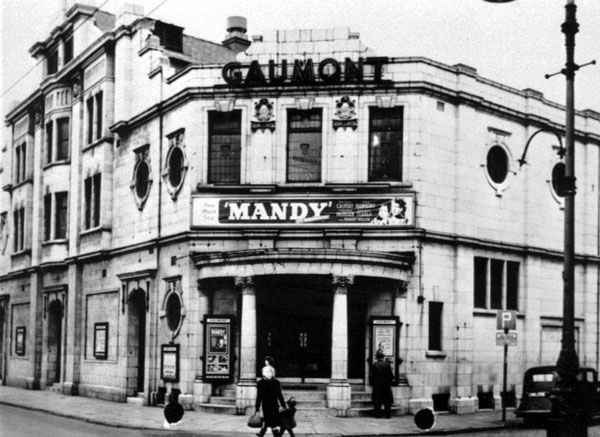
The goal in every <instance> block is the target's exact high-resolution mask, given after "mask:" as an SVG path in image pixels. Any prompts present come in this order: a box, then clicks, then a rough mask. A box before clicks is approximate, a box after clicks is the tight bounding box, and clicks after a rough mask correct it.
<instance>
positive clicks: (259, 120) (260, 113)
mask: <svg viewBox="0 0 600 437" xmlns="http://www.w3.org/2000/svg"><path fill="white" fill-rule="evenodd" d="M250 129H251V130H252V132H256V131H257V130H259V129H260V130H261V131H265V130H266V129H269V130H270V131H271V132H273V131H275V116H274V114H273V104H271V103H270V102H269V100H268V99H265V98H262V99H260V100H259V101H258V103H257V104H256V105H254V120H252V121H251V122H250Z"/></svg>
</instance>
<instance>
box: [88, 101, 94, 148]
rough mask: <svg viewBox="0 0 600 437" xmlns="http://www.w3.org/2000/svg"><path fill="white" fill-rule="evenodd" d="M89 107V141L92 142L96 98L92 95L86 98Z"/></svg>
mask: <svg viewBox="0 0 600 437" xmlns="http://www.w3.org/2000/svg"><path fill="white" fill-rule="evenodd" d="M86 109H87V142H88V144H91V143H92V142H93V141H94V99H93V98H92V97H90V98H88V99H87V100H86Z"/></svg>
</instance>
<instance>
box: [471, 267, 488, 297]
mask: <svg viewBox="0 0 600 437" xmlns="http://www.w3.org/2000/svg"><path fill="white" fill-rule="evenodd" d="M487 261H488V260H487V258H482V257H479V256H476V257H475V258H474V262H473V267H474V281H473V282H474V284H473V287H474V305H475V308H486V307H487Z"/></svg>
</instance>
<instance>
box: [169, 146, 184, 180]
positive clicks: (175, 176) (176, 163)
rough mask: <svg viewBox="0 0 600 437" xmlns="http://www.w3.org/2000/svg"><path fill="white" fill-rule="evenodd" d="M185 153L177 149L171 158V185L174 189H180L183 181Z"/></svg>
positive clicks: (173, 151) (172, 152)
mask: <svg viewBox="0 0 600 437" xmlns="http://www.w3.org/2000/svg"><path fill="white" fill-rule="evenodd" d="M182 170H183V152H182V151H181V149H180V148H179V147H175V148H174V149H173V150H172V151H171V155H170V156H169V183H170V184H171V186H172V187H178V186H179V184H180V183H181V179H182Z"/></svg>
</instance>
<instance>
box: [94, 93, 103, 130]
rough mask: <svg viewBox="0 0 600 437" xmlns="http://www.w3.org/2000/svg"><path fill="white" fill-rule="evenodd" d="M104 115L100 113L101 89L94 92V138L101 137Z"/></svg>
mask: <svg viewBox="0 0 600 437" xmlns="http://www.w3.org/2000/svg"><path fill="white" fill-rule="evenodd" d="M103 117H104V115H103V114H102V91H100V92H99V93H98V94H96V139H97V140H99V139H100V138H102V129H103V126H102V120H103Z"/></svg>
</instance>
